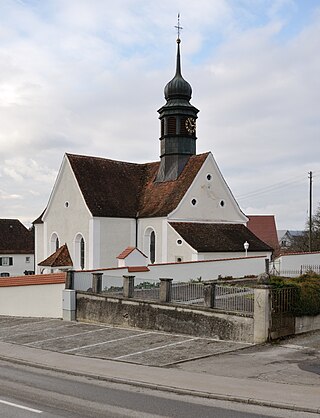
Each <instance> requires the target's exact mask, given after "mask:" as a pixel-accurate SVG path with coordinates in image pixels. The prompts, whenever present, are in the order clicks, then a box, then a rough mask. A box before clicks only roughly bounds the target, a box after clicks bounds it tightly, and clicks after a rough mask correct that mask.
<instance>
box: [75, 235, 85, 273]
mask: <svg viewBox="0 0 320 418" xmlns="http://www.w3.org/2000/svg"><path fill="white" fill-rule="evenodd" d="M74 261H75V263H74V265H75V268H77V269H81V270H83V269H84V268H85V265H86V243H85V240H84V238H83V236H82V234H80V233H79V234H77V235H76V237H75V239H74Z"/></svg>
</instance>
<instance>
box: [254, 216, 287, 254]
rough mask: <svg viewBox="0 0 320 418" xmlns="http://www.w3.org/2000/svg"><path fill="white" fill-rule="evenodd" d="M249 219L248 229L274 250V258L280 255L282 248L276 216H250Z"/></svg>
mask: <svg viewBox="0 0 320 418" xmlns="http://www.w3.org/2000/svg"><path fill="white" fill-rule="evenodd" d="M248 218H249V222H248V223H247V227H248V228H249V229H250V231H251V232H253V233H254V234H255V235H256V236H257V237H259V238H260V239H261V241H263V242H265V243H266V244H268V245H269V246H270V247H272V248H273V256H274V257H275V256H277V255H279V253H280V246H279V242H278V235H277V228H276V221H275V218H274V215H248Z"/></svg>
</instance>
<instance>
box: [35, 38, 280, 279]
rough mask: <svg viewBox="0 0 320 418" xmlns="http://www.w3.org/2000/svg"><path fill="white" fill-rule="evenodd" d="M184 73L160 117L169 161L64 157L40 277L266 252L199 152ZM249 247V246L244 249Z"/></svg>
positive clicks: (43, 221) (38, 237)
mask: <svg viewBox="0 0 320 418" xmlns="http://www.w3.org/2000/svg"><path fill="white" fill-rule="evenodd" d="M180 43H181V40H180V38H179V36H178V39H177V56H176V72H175V75H174V77H173V78H172V80H171V81H169V82H168V84H167V85H166V86H165V89H164V96H165V100H166V103H165V104H164V105H163V106H162V107H161V108H160V109H159V110H158V113H159V119H160V161H157V162H150V163H145V164H136V163H130V162H123V161H114V160H110V159H106V158H98V157H91V156H84V155H75V154H65V156H64V158H63V161H62V164H61V167H60V170H59V173H58V176H57V179H56V182H55V184H54V187H53V190H52V192H51V195H50V198H49V201H48V204H47V207H46V209H45V210H44V211H43V213H42V214H41V215H40V217H39V218H38V219H37V220H35V221H34V226H35V264H36V266H37V271H38V272H39V273H40V272H43V271H45V270H47V271H48V270H49V271H53V269H54V268H59V267H60V268H63V267H65V268H74V269H97V268H107V267H114V266H117V257H118V256H119V254H121V253H123V251H124V250H125V249H127V248H128V247H130V248H136V249H138V250H139V251H140V252H141V253H143V254H144V255H145V256H146V259H147V262H148V263H152V264H153V263H180V262H186V261H199V260H213V259H221V258H234V257H243V256H244V254H245V251H246V252H248V255H250V256H255V255H263V256H267V257H270V255H271V253H272V249H271V247H270V246H268V245H267V244H265V243H264V242H263V241H261V240H260V239H259V238H258V237H256V236H255V235H254V234H253V233H252V232H251V231H250V230H249V229H248V228H247V226H246V224H247V222H248V218H247V217H246V216H245V215H244V213H243V212H242V211H241V209H240V207H239V205H238V204H237V202H236V200H235V198H234V196H233V195H232V192H231V190H230V189H229V187H228V185H227V184H226V181H225V180H224V178H223V176H222V174H221V172H220V170H219V168H218V166H217V163H216V162H215V159H214V157H213V155H212V153H211V152H207V153H204V154H198V155H197V154H196V141H197V136H196V134H197V122H196V120H197V114H198V112H199V111H198V109H197V108H196V107H194V106H193V105H192V104H191V103H190V100H191V96H192V88H191V86H190V84H189V83H188V82H187V81H186V80H185V79H184V78H183V77H182V72H181V60H180ZM245 243H246V244H247V245H246V246H245V247H247V248H246V250H245V249H244V244H245Z"/></svg>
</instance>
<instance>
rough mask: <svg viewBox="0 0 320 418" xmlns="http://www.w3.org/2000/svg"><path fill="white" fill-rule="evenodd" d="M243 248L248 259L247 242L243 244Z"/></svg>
mask: <svg viewBox="0 0 320 418" xmlns="http://www.w3.org/2000/svg"><path fill="white" fill-rule="evenodd" d="M243 246H244V250H245V252H246V257H248V248H249V243H248V241H246V242H245V243H244V244H243Z"/></svg>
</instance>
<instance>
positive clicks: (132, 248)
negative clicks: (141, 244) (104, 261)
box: [117, 247, 148, 260]
mask: <svg viewBox="0 0 320 418" xmlns="http://www.w3.org/2000/svg"><path fill="white" fill-rule="evenodd" d="M134 250H137V251H139V253H140V254H141V255H143V256H144V257H145V258H148V257H147V256H146V255H145V254H143V252H142V251H140V250H139V248H137V247H127V248H126V249H125V250H123V251H122V253H121V254H119V255H118V257H117V258H118V259H120V260H123V259H124V258H127V257H128V255H129V254H131V253H132V251H134Z"/></svg>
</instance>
